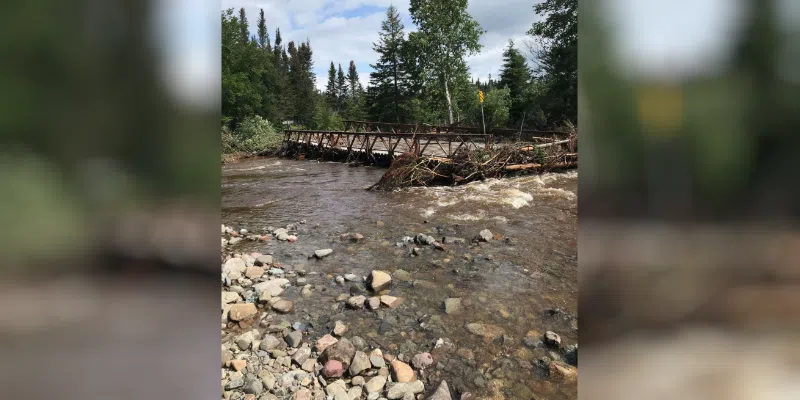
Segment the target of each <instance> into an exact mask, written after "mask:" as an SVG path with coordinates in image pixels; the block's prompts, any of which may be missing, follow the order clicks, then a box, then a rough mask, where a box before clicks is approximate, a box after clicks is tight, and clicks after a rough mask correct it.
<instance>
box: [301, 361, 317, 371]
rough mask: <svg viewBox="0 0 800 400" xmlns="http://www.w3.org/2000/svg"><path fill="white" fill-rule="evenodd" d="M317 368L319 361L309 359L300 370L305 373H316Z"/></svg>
mask: <svg viewBox="0 0 800 400" xmlns="http://www.w3.org/2000/svg"><path fill="white" fill-rule="evenodd" d="M316 367H317V360H316V359H314V358H309V359H307V360H305V361H303V365H301V366H300V368H302V369H303V371H306V372H314V370H315V369H316Z"/></svg>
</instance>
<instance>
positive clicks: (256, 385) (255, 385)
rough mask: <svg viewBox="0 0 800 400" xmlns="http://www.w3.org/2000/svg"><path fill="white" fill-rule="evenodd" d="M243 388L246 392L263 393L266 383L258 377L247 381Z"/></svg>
mask: <svg viewBox="0 0 800 400" xmlns="http://www.w3.org/2000/svg"><path fill="white" fill-rule="evenodd" d="M242 390H244V392H245V393H247V394H252V395H255V396H258V395H260V394H261V392H263V391H264V384H263V383H261V381H260V380H258V379H253V380H251V381H249V382H247V383H245V385H244V388H243V389H242Z"/></svg>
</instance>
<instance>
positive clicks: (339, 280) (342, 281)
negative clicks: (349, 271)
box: [336, 276, 344, 285]
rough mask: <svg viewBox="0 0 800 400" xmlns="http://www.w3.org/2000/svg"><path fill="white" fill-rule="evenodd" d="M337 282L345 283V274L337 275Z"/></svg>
mask: <svg viewBox="0 0 800 400" xmlns="http://www.w3.org/2000/svg"><path fill="white" fill-rule="evenodd" d="M336 283H337V284H339V285H344V277H343V276H337V277H336Z"/></svg>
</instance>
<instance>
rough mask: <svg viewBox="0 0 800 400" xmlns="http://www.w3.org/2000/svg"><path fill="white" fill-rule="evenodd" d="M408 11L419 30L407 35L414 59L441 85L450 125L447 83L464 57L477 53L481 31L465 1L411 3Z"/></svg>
mask: <svg viewBox="0 0 800 400" xmlns="http://www.w3.org/2000/svg"><path fill="white" fill-rule="evenodd" d="M409 11H410V13H411V19H412V20H413V21H414V23H415V24H416V25H417V27H418V28H419V29H418V31H417V32H415V34H414V35H410V38H412V39H411V40H413V41H414V48H415V49H416V50H417V51H416V56H417V58H418V60H419V62H420V64H421V65H422V66H423V68H424V69H425V70H426V71H428V72H429V73H430V74H432V75H433V76H434V77H435V79H437V80H438V81H439V82H441V86H442V91H443V96H444V99H445V101H446V102H447V112H448V120H449V121H450V123H451V124H452V123H453V121H454V120H453V102H452V96H451V93H450V82H451V81H452V80H453V78H454V73H455V72H456V71H457V70H458V69H459V68H463V67H464V66H465V63H464V56H466V55H471V54H475V53H477V52H478V51H480V49H481V45H480V43H479V42H478V39H479V38H480V35H481V34H482V33H483V32H484V31H483V29H482V28H481V27H480V25H479V24H478V23H477V22H476V21H475V20H474V19H473V18H472V16H471V15H469V13H468V12H467V0H449V1H441V0H411V7H410V8H409Z"/></svg>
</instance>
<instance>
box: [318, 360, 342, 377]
mask: <svg viewBox="0 0 800 400" xmlns="http://www.w3.org/2000/svg"><path fill="white" fill-rule="evenodd" d="M343 373H344V366H343V365H342V362H341V361H339V360H328V361H327V362H325V366H324V367H323V368H322V376H324V377H326V378H339V377H341V376H342V374H343Z"/></svg>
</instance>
